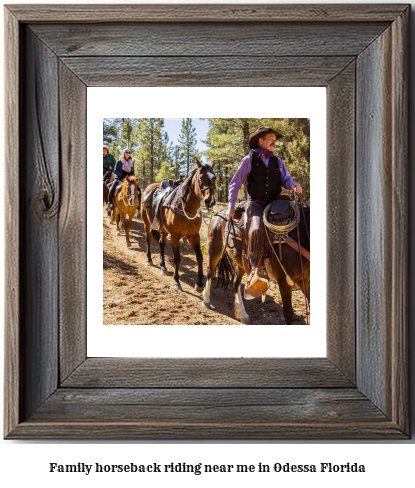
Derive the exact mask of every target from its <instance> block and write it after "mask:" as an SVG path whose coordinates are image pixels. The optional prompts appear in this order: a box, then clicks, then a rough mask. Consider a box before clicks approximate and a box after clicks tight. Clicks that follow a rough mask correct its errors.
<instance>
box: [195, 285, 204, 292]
mask: <svg viewBox="0 0 415 488" xmlns="http://www.w3.org/2000/svg"><path fill="white" fill-rule="evenodd" d="M195 290H196V291H197V292H198V293H202V291H203V290H204V288H203V286H198V285H197V284H196V285H195Z"/></svg>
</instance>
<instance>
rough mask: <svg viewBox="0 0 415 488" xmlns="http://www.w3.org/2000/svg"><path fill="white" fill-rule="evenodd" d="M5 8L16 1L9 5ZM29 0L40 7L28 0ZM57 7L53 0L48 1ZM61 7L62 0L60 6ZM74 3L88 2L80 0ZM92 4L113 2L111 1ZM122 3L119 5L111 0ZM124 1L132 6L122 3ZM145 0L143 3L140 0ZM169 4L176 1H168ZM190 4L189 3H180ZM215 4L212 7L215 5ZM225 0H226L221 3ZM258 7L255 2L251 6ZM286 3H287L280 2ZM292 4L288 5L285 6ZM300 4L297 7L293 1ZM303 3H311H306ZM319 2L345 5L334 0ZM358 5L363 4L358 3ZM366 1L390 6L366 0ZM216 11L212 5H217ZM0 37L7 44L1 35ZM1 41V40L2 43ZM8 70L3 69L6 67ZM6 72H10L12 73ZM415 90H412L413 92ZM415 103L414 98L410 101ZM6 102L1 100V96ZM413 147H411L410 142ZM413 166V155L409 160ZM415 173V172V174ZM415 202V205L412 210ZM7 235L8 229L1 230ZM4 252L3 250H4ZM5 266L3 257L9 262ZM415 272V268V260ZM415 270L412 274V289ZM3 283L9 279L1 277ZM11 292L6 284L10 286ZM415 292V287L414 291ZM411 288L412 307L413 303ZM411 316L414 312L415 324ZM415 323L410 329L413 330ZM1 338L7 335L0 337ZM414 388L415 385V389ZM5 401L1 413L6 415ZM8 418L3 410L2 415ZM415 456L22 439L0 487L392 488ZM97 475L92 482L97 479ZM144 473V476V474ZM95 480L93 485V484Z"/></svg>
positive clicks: (395, 448)
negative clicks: (362, 470)
mask: <svg viewBox="0 0 415 488" xmlns="http://www.w3.org/2000/svg"><path fill="white" fill-rule="evenodd" d="M7 3H18V2H14V1H9V2H7ZM25 3H34V2H29V1H28V0H26V2H25ZM44 3H52V2H44ZM55 3H58V2H55ZM72 3H81V4H83V3H85V2H76V1H73V2H72ZM90 3H109V2H105V0H100V1H99V2H90ZM112 3H116V2H112ZM123 3H130V2H128V1H127V0H124V1H123ZM135 3H139V2H135ZM164 3H173V2H169V1H168V0H164ZM182 3H186V2H182ZM212 3H214V2H212ZM218 3H220V2H218ZM227 3H245V2H243V0H239V1H238V2H231V1H229V2H227ZM246 3H253V2H246ZM262 3H266V2H264V1H263V2H262ZM281 3H283V2H281ZM285 3H287V2H285ZM291 3H295V2H291ZM297 3H310V2H306V1H305V0H301V1H300V2H297ZM321 3H343V2H335V1H334V0H329V1H326V2H321ZM353 3H358V2H353ZM365 3H387V2H380V1H375V2H373V1H372V2H371V1H370V0H366V1H365ZM411 3H412V8H413V9H414V7H415V2H414V0H412V2H411ZM212 8H214V7H212ZM413 27H414V21H413V15H412V31H413V32H414V29H413ZM1 29H3V22H1ZM0 39H1V40H3V35H2V32H1V33H0ZM1 42H2V41H1ZM414 53H415V50H414V41H413V40H412V55H411V62H412V72H411V75H412V76H411V79H412V87H411V88H413V86H414V80H415V76H414V74H415V73H414V68H413V66H414V65H415V60H414ZM0 55H1V56H2V55H3V48H1V54H0ZM1 65H2V64H1ZM6 75H7V74H6ZM412 91H413V90H412ZM412 98H413V97H412ZM0 100H1V101H2V98H0ZM413 104H414V102H413V101H411V122H412V127H413V126H414V125H413V122H414V105H413ZM0 142H1V144H0V145H1V147H4V140H3V134H1V139H0ZM412 144H413V143H412ZM411 150H412V152H411V154H412V155H413V154H414V152H413V145H412V147H411ZM411 161H413V156H412V158H411ZM10 162H11V155H10V154H5V155H4V163H3V165H5V164H10ZM412 173H413V172H412ZM413 184H414V176H413V174H411V187H413V186H414V185H413ZM413 203H414V202H413V201H411V206H412V207H413ZM411 220H412V221H411V229H414V222H413V216H411ZM0 225H3V219H0ZM413 233H414V231H413V230H411V236H410V239H411V242H414V240H413V237H414V235H413ZM0 236H3V232H0ZM0 249H1V250H2V249H3V246H0ZM3 262H4V259H3ZM411 267H412V263H411ZM412 276H414V272H413V270H412V269H411V284H412ZM1 284H2V285H3V280H1ZM6 288H7V287H6ZM411 290H413V287H411ZM413 294H414V292H413V291H411V297H410V302H411V301H412V302H413V301H414V300H413V299H414V298H415V297H413V296H412V295H413ZM3 297H4V290H3V289H1V290H0V304H1V305H3ZM412 315H413V312H412V310H411V317H410V318H411V319H412V318H413V317H412ZM413 323H414V322H413V320H410V324H411V326H412V328H413ZM0 338H1V339H0V340H2V339H3V337H2V336H1V335H0ZM411 351H415V345H414V337H413V335H412V338H411ZM0 354H3V344H0ZM411 364H412V371H414V361H413V360H412V363H411ZM0 368H1V371H0V373H1V377H3V364H2V361H1V362H0ZM412 387H414V379H413V377H412ZM413 389H414V388H413ZM414 403H415V401H414V395H413V394H412V405H414ZM2 407H3V405H2V402H1V405H0V409H1V410H2ZM1 414H2V412H1ZM412 418H415V415H414V406H412ZM414 459H415V445H414V441H410V442H404V443H402V442H398V443H397V442H389V443H387V442H378V443H376V442H360V443H356V442H351V443H346V442H333V443H308V442H301V443H297V442H285V443H284V442H263V443H213V444H212V443H190V442H187V443H186V442H181V443H180V442H170V443H147V442H146V443H143V442H142V443H140V442H132V443H94V442H83V443H80V442H77V443H76V442H75V443H70V442H22V441H20V442H18V441H0V483H2V485H3V486H8V485H10V484H13V485H14V486H38V485H40V484H42V486H44V487H51V488H52V487H53V488H55V487H56V486H60V487H66V486H71V487H72V486H73V485H74V484H76V485H77V486H79V487H81V486H95V485H96V482H100V483H102V484H104V485H110V484H113V483H116V484H120V483H122V485H123V486H126V487H129V486H131V487H137V486H146V487H148V486H161V485H166V484H171V485H172V486H176V485H180V486H182V487H185V486H186V487H187V486H189V487H194V486H209V487H210V486H212V483H215V482H216V483H217V484H218V485H219V486H224V485H225V484H230V485H232V484H234V483H238V484H240V485H242V486H245V485H246V486H252V484H255V485H258V484H259V483H260V486H261V487H268V486H270V487H275V486H278V485H279V484H281V486H287V484H289V483H291V484H293V485H294V486H299V485H300V484H301V485H302V486H306V485H310V486H314V485H315V486H319V487H326V486H327V487H330V488H332V487H333V486H337V487H347V488H349V487H350V486H351V485H353V486H358V487H359V486H365V487H367V486H369V485H370V484H375V483H376V484H377V486H379V487H384V486H385V487H386V486H393V485H397V484H403V483H405V485H406V486H413V485H414V482H415V477H414V472H413V464H414V462H413V461H414ZM49 462H58V463H61V464H72V463H78V462H85V463H90V464H92V463H95V462H98V463H101V464H109V463H111V464H112V463H123V464H124V463H129V462H133V463H136V464H140V463H145V464H148V463H152V462H158V463H160V464H167V463H171V462H174V463H178V462H186V463H197V462H203V463H210V464H228V463H230V464H241V463H244V464H254V465H256V464H257V463H258V462H262V463H267V464H270V465H273V464H274V463H275V462H283V463H284V462H290V463H298V464H301V463H303V464H310V463H313V462H315V463H320V462H333V463H340V464H341V463H345V462H358V463H361V464H365V465H366V470H367V473H366V474H354V473H350V474H343V475H341V474H324V473H317V474H295V473H292V474H289V475H283V474H276V473H269V474H260V473H252V474H245V475H241V474H223V475H220V474H216V475H212V474H211V475H201V476H195V475H193V474H172V475H165V474H162V475H160V474H158V475H157V474H151V475H150V474H149V475H132V474H124V475H102V474H101V475H100V476H101V478H98V474H94V475H89V476H86V475H84V474H60V475H57V474H49V473H48V469H49V464H48V463H49ZM92 476H93V477H92ZM138 476H139V477H138ZM91 483H93V485H91Z"/></svg>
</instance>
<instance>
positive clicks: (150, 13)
mask: <svg viewBox="0 0 415 488" xmlns="http://www.w3.org/2000/svg"><path fill="white" fill-rule="evenodd" d="M7 8H8V9H9V10H10V11H11V12H12V14H13V15H14V16H15V17H16V18H17V19H18V20H19V21H20V22H28V23H29V22H31V23H44V22H48V23H57V22H76V23H80V24H82V23H90V22H96V23H107V22H119V21H120V19H122V22H123V23H126V22H127V23H128V22H162V23H164V22H235V23H238V22H263V21H264V18H266V19H267V21H268V22H281V21H282V22H323V23H324V22H367V21H371V22H393V21H394V20H395V19H396V17H397V16H399V15H400V14H401V13H402V12H404V11H405V10H406V9H407V8H408V5H407V4H387V5H368V4H366V5H351V4H345V5H269V4H266V5H214V6H212V5H208V4H206V5H180V4H177V5H171V4H170V5H157V6H156V7H155V6H154V5H88V4H85V5H82V7H80V6H79V5H41V4H39V5H8V7H7Z"/></svg>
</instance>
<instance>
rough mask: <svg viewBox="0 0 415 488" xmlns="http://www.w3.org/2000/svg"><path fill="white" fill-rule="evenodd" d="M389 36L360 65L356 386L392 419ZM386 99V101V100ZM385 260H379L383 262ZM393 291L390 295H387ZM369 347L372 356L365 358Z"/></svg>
mask: <svg viewBox="0 0 415 488" xmlns="http://www.w3.org/2000/svg"><path fill="white" fill-rule="evenodd" d="M389 43H390V31H388V32H387V33H386V34H385V35H384V36H383V38H382V39H379V40H378V42H376V43H373V44H372V45H371V46H369V47H368V49H367V50H366V51H365V52H364V53H362V55H361V56H360V57H359V59H358V63H357V84H358V89H357V94H358V96H357V101H356V103H357V143H358V145H357V161H356V171H357V172H358V174H359V178H358V180H357V181H356V187H357V234H358V236H359V240H358V242H357V263H356V271H357V278H358V280H357V290H356V294H357V325H358V328H357V334H358V348H357V362H358V376H357V384H358V387H359V388H361V391H363V392H364V393H365V394H366V395H368V396H369V397H370V398H372V399H373V400H374V401H375V402H376V404H377V405H379V408H381V409H382V410H383V411H384V412H385V413H389V414H390V399H389V397H388V389H387V386H388V383H389V379H388V373H389V371H388V365H387V363H388V361H389V360H390V355H389V353H388V349H389V344H390V340H391V337H390V330H391V329H390V324H389V322H388V320H389V319H390V318H391V314H390V312H391V308H390V306H391V303H390V301H391V296H390V291H391V290H390V280H391V268H390V265H391V261H390V249H391V247H390V246H391V244H390V241H391V206H390V195H391V190H390V185H391V169H392V168H391V164H390V163H391V161H390V153H389V155H388V154H384V151H385V152H386V153H387V152H389V151H390V139H389V141H388V138H390V132H389V133H388V128H389V129H390V126H389V124H390V117H391V113H390V103H388V100H387V97H388V93H387V91H389V93H390V88H391V85H390V75H389V76H388V71H389V67H390V62H391V59H390V50H389V49H388V45H389ZM385 96H386V98H385ZM380 256H381V257H382V258H381V259H379V257H380ZM388 291H389V294H388ZM369 344H370V347H371V350H372V351H373V354H370V355H368V354H366V350H367V346H368V345H369Z"/></svg>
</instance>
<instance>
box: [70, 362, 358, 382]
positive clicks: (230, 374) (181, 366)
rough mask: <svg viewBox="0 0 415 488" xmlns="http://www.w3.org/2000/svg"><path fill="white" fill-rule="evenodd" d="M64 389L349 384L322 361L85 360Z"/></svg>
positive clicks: (335, 369) (340, 373)
mask: <svg viewBox="0 0 415 488" xmlns="http://www.w3.org/2000/svg"><path fill="white" fill-rule="evenodd" d="M62 385H63V386H64V387H65V388H81V387H94V388H131V387H134V388H184V387H186V388H214V387H216V388H219V387H220V388H259V387H261V388H276V387H278V388H288V387H290V386H292V385H295V386H296V387H298V388H322V387H330V388H334V387H350V386H352V383H351V382H350V381H349V380H348V379H347V378H345V376H344V374H343V373H342V372H341V371H340V370H339V369H338V368H336V367H335V366H333V365H332V364H331V363H330V361H328V360H327V359H310V358H309V359H298V360H297V359H225V358H220V359H139V358H134V359H129V358H88V359H87V360H86V361H85V362H84V363H83V364H82V365H80V367H79V368H78V369H77V370H76V371H74V373H73V374H72V375H71V376H70V377H69V378H67V379H66V381H65V382H64V383H63V384H62Z"/></svg>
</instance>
